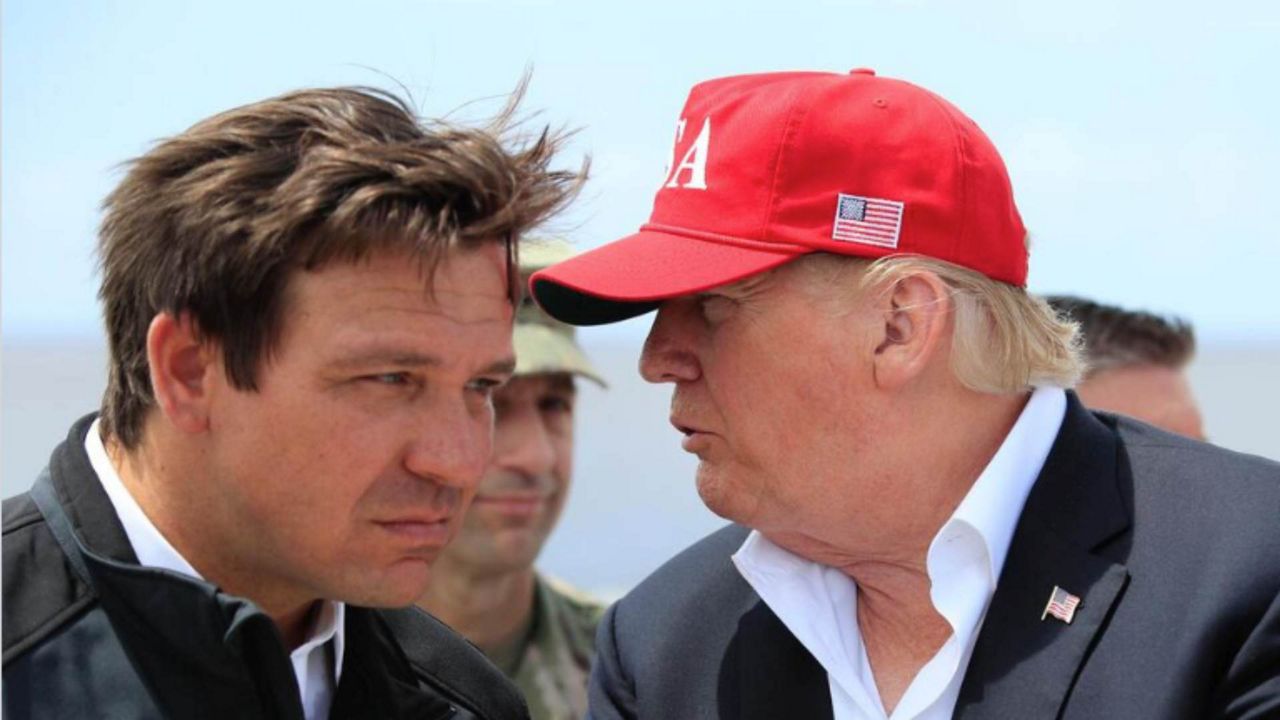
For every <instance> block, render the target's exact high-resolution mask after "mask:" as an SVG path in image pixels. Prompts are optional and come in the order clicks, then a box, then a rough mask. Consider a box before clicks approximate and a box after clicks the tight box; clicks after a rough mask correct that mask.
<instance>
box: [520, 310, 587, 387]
mask: <svg viewBox="0 0 1280 720" xmlns="http://www.w3.org/2000/svg"><path fill="white" fill-rule="evenodd" d="M561 327H562V328H563V327H564V326H563V325H562V326H561ZM512 344H513V345H515V349H516V370H515V375H517V376H520V375H541V374H543V373H568V374H570V375H577V376H579V377H583V378H586V379H588V380H590V381H592V382H594V383H595V384H597V385H599V386H600V387H601V388H607V387H608V384H607V383H606V382H605V381H604V378H603V377H601V376H600V373H599V372H597V371H596V368H595V366H593V365H592V364H591V361H590V360H588V359H587V355H586V353H584V352H582V349H581V348H579V347H578V345H577V343H575V342H574V341H573V340H571V339H570V338H568V337H566V336H565V335H563V334H562V333H560V332H557V331H556V329H555V328H551V327H547V326H546V325H537V324H534V323H516V327H515V332H514V334H513V336H512Z"/></svg>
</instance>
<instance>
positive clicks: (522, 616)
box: [419, 240, 604, 720]
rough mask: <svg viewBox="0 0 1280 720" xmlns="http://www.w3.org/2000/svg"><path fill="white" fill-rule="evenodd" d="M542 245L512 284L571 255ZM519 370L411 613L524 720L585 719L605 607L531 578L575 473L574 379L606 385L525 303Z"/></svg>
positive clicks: (560, 332)
mask: <svg viewBox="0 0 1280 720" xmlns="http://www.w3.org/2000/svg"><path fill="white" fill-rule="evenodd" d="M572 254H573V253H572V251H571V249H570V248H569V246H568V245H566V244H564V243H560V242H555V241H550V240H543V241H535V242H531V243H526V244H524V246H523V247H521V249H520V275H521V277H522V278H523V279H524V280H528V278H529V275H530V274H531V273H533V272H534V271H535V270H540V269H542V268H544V267H547V266H548V265H551V264H552V263H554V262H559V261H561V260H565V259H567V258H568V257H570V256H571V255H572ZM514 343H515V351H516V370H515V375H514V376H512V378H511V381H510V382H509V383H507V384H506V385H505V386H503V387H502V388H499V389H498V391H497V392H496V393H495V394H494V398H493V405H494V410H495V412H496V418H495V425H494V440H493V446H494V451H493V457H492V458H491V459H490V461H489V467H488V469H487V470H485V474H484V478H483V479H481V481H480V489H479V490H478V491H477V492H476V497H475V500H474V501H473V502H472V504H471V508H470V509H469V510H468V511H467V516H466V519H465V520H463V523H462V529H461V530H460V531H459V532H458V537H456V538H455V539H454V541H453V542H452V543H450V544H449V547H447V548H445V551H444V552H443V553H441V555H440V559H439V560H438V561H436V565H435V568H434V571H433V572H432V574H431V582H430V584H428V586H427V593H426V594H425V595H423V596H422V599H421V600H420V601H419V605H421V607H422V608H423V609H425V610H427V611H428V612H430V613H431V614H432V615H434V616H436V617H438V618H440V619H441V620H443V621H444V622H446V623H447V624H448V625H449V626H450V627H452V628H454V629H455V630H457V631H458V632H460V633H462V634H463V635H465V636H466V637H467V639H469V640H471V641H472V642H474V643H475V644H476V645H477V646H478V647H479V648H480V649H481V650H482V651H484V653H485V654H486V655H487V656H488V657H489V658H490V659H491V660H493V662H494V663H495V664H496V665H497V666H498V667H499V668H501V669H502V671H503V672H504V673H506V674H507V675H508V676H509V677H510V678H511V679H512V680H513V681H514V682H515V683H516V687H518V688H520V691H521V692H522V693H524V697H525V702H527V703H528V704H529V712H530V715H532V716H533V720H578V719H579V718H582V717H583V715H584V714H585V713H586V709H587V673H588V671H589V670H590V668H591V659H592V658H593V657H594V656H595V652H594V648H593V644H592V641H593V639H594V638H595V631H596V626H597V625H598V624H599V622H600V616H601V615H603V614H604V606H603V605H602V604H601V603H600V602H598V601H596V600H594V599H592V598H591V597H590V596H588V595H586V594H584V593H582V592H581V591H579V590H577V589H575V588H573V587H570V586H569V585H567V584H565V583H564V582H561V581H559V580H557V579H555V578H551V577H549V576H547V575H544V574H543V573H540V572H538V571H537V570H536V569H535V568H534V562H535V561H536V560H537V558H538V553H539V552H541V550H542V546H543V544H544V543H546V541H547V538H549V537H550V535H551V531H552V530H553V529H554V528H555V525H556V522H557V521H558V520H559V519H560V513H561V511H562V510H563V509H564V505H565V501H566V500H567V499H568V497H569V488H570V485H571V480H572V475H573V440H574V406H575V405H576V404H577V387H576V383H575V381H576V379H577V378H585V379H586V380H589V381H591V382H594V383H596V384H598V385H601V386H603V385H604V382H603V380H601V379H600V375H599V373H597V372H596V369H595V368H594V367H593V366H592V365H591V362H590V361H589V360H588V359H587V357H586V354H585V353H583V351H582V348H580V347H579V346H578V343H577V340H576V338H575V334H574V328H573V327H571V326H569V325H565V324H564V323H560V322H556V321H555V320H552V319H551V318H550V317H547V314H546V313H544V312H542V310H540V309H539V308H538V306H537V305H535V304H534V303H533V300H532V299H531V298H528V299H525V300H524V301H523V302H521V304H520V308H519V309H518V310H517V311H516V328H515V338H514Z"/></svg>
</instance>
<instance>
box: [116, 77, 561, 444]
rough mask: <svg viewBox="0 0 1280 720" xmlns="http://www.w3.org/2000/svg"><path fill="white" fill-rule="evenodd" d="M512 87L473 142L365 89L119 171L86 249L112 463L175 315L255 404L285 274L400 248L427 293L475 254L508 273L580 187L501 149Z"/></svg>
mask: <svg viewBox="0 0 1280 720" xmlns="http://www.w3.org/2000/svg"><path fill="white" fill-rule="evenodd" d="M523 87H524V86H523V83H522V84H521V87H520V88H518V89H517V90H516V92H515V93H513V95H512V97H511V99H510V100H509V101H508V103H507V105H506V107H505V109H504V110H503V111H502V112H501V113H499V115H498V117H497V118H496V119H495V120H494V121H493V122H492V123H491V124H489V125H488V126H486V127H483V128H472V127H464V126H461V125H457V124H453V123H448V122H444V121H438V120H423V119H421V118H418V117H417V115H416V114H415V113H414V111H413V110H412V109H411V108H410V107H409V105H408V104H407V103H405V102H404V101H403V100H401V99H399V98H398V97H396V96H394V95H391V94H389V93H386V92H383V91H380V90H375V89H369V88H332V89H316V90H302V91H298V92H293V93H289V94H287V95H282V96H280V97H276V98H272V99H269V100H264V101H262V102H258V103H254V104H251V105H246V106H244V107H240V108H236V109H234V110H230V111H227V112H224V113H221V114H219V115H215V116H213V117H211V118H209V119H207V120H204V121H201V122H200V123H197V124H196V125H195V126H193V127H191V128H190V129H189V130H187V131H186V132H184V133H182V134H180V135H178V136H176V137H173V138H170V139H167V140H163V141H161V142H159V143H158V144H157V145H156V146H155V147H154V148H153V149H152V150H151V151H150V152H148V153H146V154H145V155H143V156H142V157H140V158H137V159H135V160H133V161H131V162H130V163H128V173H127V174H126V176H125V178H124V180H123V181H122V182H121V183H120V185H119V186H117V187H116V189H115V190H114V191H113V192H112V193H111V194H110V195H109V196H107V199H106V201H105V203H104V211H105V217H104V219H103V222H102V228H101V231H100V237H99V243H100V244H99V259H100V263H101V269H102V287H101V290H100V291H99V293H98V294H99V297H100V298H101V300H102V303H103V306H104V314H105V320H106V327H107V334H108V339H109V342H110V348H111V366H110V376H109V378H108V383H107V391H106V396H105V397H104V399H103V408H102V423H103V430H104V432H105V434H106V435H107V436H110V437H114V438H115V439H117V440H118V441H119V442H121V443H122V444H123V445H124V446H125V447H126V448H132V447H135V446H136V445H137V444H138V442H139V441H140V439H141V435H142V424H143V420H144V418H145V415H146V412H147V411H148V409H149V408H150V407H151V406H152V405H153V404H154V398H153V395H152V389H151V381H150V372H149V368H148V363H147V350H146V338H147V331H148V328H149V327H150V324H151V321H152V320H153V319H154V318H155V316H156V315H157V314H159V313H170V314H172V315H174V316H180V315H184V314H186V315H189V317H191V319H192V320H194V322H195V325H196V327H197V328H198V330H199V332H200V333H201V336H202V339H205V340H210V341H216V342H217V343H218V344H219V345H220V349H221V352H222V355H223V360H224V363H225V366H226V371H227V376H228V380H229V381H230V382H231V383H232V384H233V385H234V386H236V387H238V388H240V389H244V390H254V389H256V380H257V371H258V368H259V366H260V364H261V362H262V361H263V360H264V359H265V358H267V357H268V356H269V354H270V352H271V350H272V348H273V346H274V343H275V342H276V341H277V339H278V338H279V336H280V332H281V328H282V320H283V312H282V311H283V308H282V305H283V304H284V297H285V289H286V286H287V284H288V281H289V279H290V277H291V276H292V273H294V272H296V271H298V270H300V269H306V270H314V269H318V268H320V267H323V266H324V265H325V264H326V263H328V262H331V261H335V260H336V261H349V262H355V261H358V260H360V259H362V258H366V257H368V256H370V255H371V254H372V253H375V252H379V251H384V250H399V251H408V252H411V253H412V254H413V255H414V256H416V257H417V258H418V260H419V261H420V262H421V265H422V268H423V270H424V272H425V273H426V277H430V276H431V271H432V269H433V268H434V267H435V264H436V263H437V262H438V261H439V260H440V258H441V257H442V256H443V255H444V254H445V253H446V252H448V251H450V250H451V249H454V248H462V247H471V246H476V245H478V244H483V243H486V242H504V243H506V245H507V248H508V254H509V258H510V257H511V256H512V254H513V253H514V252H515V240H516V238H517V237H518V236H519V235H520V234H521V233H522V232H524V231H525V230H527V229H529V228H530V227H533V226H535V225H537V224H538V223H540V222H541V221H543V220H545V219H547V218H548V217H550V216H551V215H553V214H554V213H555V212H556V211H558V210H559V209H560V208H562V207H563V206H564V205H565V204H566V203H567V202H568V200H569V199H570V198H571V197H572V196H573V195H574V193H575V192H576V191H577V190H578V189H579V188H580V186H581V183H582V181H583V180H584V179H585V171H586V166H585V164H584V166H583V168H582V170H581V171H568V170H552V169H551V168H550V163H551V160H552V158H553V156H554V155H555V153H556V151H557V150H558V148H559V146H560V145H561V143H562V142H563V140H564V134H563V133H558V132H553V131H551V130H550V129H549V128H543V129H542V130H541V132H539V133H535V134H534V135H532V136H525V137H521V136H518V135H517V130H518V128H519V124H518V123H517V122H515V121H514V117H515V112H516V106H517V104H518V102H519V99H520V96H521V95H522V94H523ZM509 275H510V276H513V278H512V279H513V283H514V282H515V280H514V275H515V273H509Z"/></svg>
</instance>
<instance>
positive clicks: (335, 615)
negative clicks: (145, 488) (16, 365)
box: [84, 420, 346, 720]
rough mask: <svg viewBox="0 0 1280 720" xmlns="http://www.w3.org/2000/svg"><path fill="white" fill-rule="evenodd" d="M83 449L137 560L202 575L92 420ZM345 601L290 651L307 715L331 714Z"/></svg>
mask: <svg viewBox="0 0 1280 720" xmlns="http://www.w3.org/2000/svg"><path fill="white" fill-rule="evenodd" d="M84 449H85V451H86V452H88V453H89V463H90V464H91V465H92V466H93V471H94V472H95V473H97V475H98V480H99V482H101V483H102V489H103V490H105V491H106V492H107V497H108V498H110V500H111V505H112V506H113V507H114V508H115V511H116V515H117V516H118V517H119V518H120V524H121V525H123V526H124V532H125V535H127V536H128V537H129V544H130V545H132V546H133V552H134V554H136V555H137V556H138V564H139V565H144V566H147V567H156V568H163V569H165V570H172V571H174V572H178V573H182V574H183V575H188V576H190V577H194V578H198V579H201V580H203V579H204V578H203V577H201V576H200V573H198V572H196V569H195V568H193V567H191V563H189V562H187V559H186V558H184V557H182V553H180V552H178V550H177V549H176V548H174V547H173V545H171V544H170V543H169V541H168V540H167V539H166V538H165V536H164V535H162V534H160V530H159V529H158V528H156V526H155V524H153V523H152V522H151V519H150V518H148V517H147V515H146V513H144V512H143V511H142V506H140V505H138V501H137V500H135V499H134V497H133V495H132V494H130V493H129V489H128V488H126V487H125V486H124V483H123V482H121V480H120V475H119V474H117V473H116V468H115V465H113V464H112V463H111V458H110V457H109V456H108V455H107V450H106V448H105V447H104V446H103V444H102V438H101V436H100V435H99V431H98V421H97V420H94V421H93V425H91V426H90V427H89V435H88V437H86V438H85V441H84ZM345 618H346V606H345V605H344V604H343V603H340V602H334V601H325V602H324V604H323V605H322V606H321V608H320V612H319V613H318V614H317V616H316V618H315V620H314V622H312V625H311V629H310V632H309V633H308V636H307V640H306V642H304V643H302V644H301V645H299V646H298V647H297V649H295V650H294V651H293V652H291V653H290V654H289V661H290V662H291V663H292V664H293V674H294V676H295V677H296V678H297V680H298V690H299V691H300V693H301V697H302V709H303V712H304V713H305V714H306V717H307V720H320V719H322V718H327V717H329V707H330V706H331V705H332V704H333V693H334V690H335V688H337V687H338V680H339V678H340V677H341V675H342V653H343V647H344V644H345V636H346V632H345V627H344V626H345V624H346V623H345ZM331 640H332V641H333V665H332V666H330V664H329V654H328V652H327V651H326V646H327V645H328V644H329V642H330V641H331Z"/></svg>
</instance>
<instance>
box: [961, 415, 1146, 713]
mask: <svg viewBox="0 0 1280 720" xmlns="http://www.w3.org/2000/svg"><path fill="white" fill-rule="evenodd" d="M1121 451H1122V448H1121V447H1120V445H1119V443H1118V441H1117V439H1116V437H1115V434H1114V432H1113V431H1112V430H1111V429H1110V428H1108V427H1107V426H1106V425H1104V424H1103V423H1102V422H1100V421H1099V420H1098V419H1096V418H1095V417H1093V415H1091V414H1090V413H1089V412H1088V411H1087V410H1085V409H1084V408H1083V406H1081V405H1080V403H1079V401H1078V400H1077V399H1076V397H1075V395H1074V393H1069V394H1068V405H1067V414H1066V418H1065V419H1064V420H1063V425H1062V429H1061V431H1060V432H1059V433H1058V438H1057V440H1056V441H1055V443H1054V446H1053V449H1052V451H1051V452H1050V454H1049V457H1048V459H1047V460H1046V461H1045V466H1044V469H1043V470H1042V471H1041V473H1040V477H1039V479H1038V480H1037V481H1036V484H1035V486H1034V487H1033V488H1032V490H1031V494H1030V495H1029V496H1028V498H1027V503H1026V506H1025V507H1024V508H1023V512H1022V516H1021V518H1020V519H1019V520H1018V526H1017V529H1016V530H1015V531H1014V536H1013V541H1012V544H1011V545H1010V548H1009V555H1008V557H1007V559H1006V560H1005V566H1004V570H1003V571H1002V572H1001V574H1000V581H999V583H998V584H997V586H996V592H995V595H994V596H993V597H992V599H991V605H990V607H989V608H988V609H987V615H986V619H985V620H984V621H983V625H982V631H981V632H980V633H979V635H978V639H977V642H976V644H975V646H974V650H973V655H972V657H971V658H970V661H969V667H968V670H967V671H966V673H965V678H964V683H963V685H962V686H961V689H960V697H959V699H958V701H957V703H956V711H955V715H954V717H956V718H1009V717H1035V718H1041V717H1049V718H1052V717H1057V716H1058V715H1059V713H1060V711H1061V708H1062V705H1063V703H1064V702H1065V701H1066V699H1067V696H1068V695H1069V694H1070V692H1071V688H1072V685H1073V684H1074V682H1075V679H1076V677H1077V675H1078V674H1079V671H1080V668H1081V667H1082V666H1083V664H1084V662H1085V661H1086V660H1087V658H1088V655H1089V651H1090V650H1091V648H1092V647H1093V646H1094V643H1095V639H1096V637H1097V636H1098V633H1099V632H1100V631H1101V630H1102V629H1103V628H1104V627H1105V625H1106V623H1107V620H1108V619H1109V618H1110V616H1111V611H1112V608H1113V606H1114V605H1115V604H1116V603H1117V602H1118V601H1119V599H1120V596H1121V594H1122V591H1123V589H1124V587H1125V585H1126V584H1127V582H1128V577H1129V576H1128V572H1127V570H1126V569H1125V567H1124V566H1123V565H1120V564H1116V563H1113V562H1111V561H1110V560H1108V559H1106V558H1105V557H1102V556H1101V555H1098V554H1095V552H1094V551H1095V550H1097V549H1098V548H1099V547H1100V546H1102V545H1103V544H1104V543H1106V542H1107V541H1108V540H1110V539H1112V538H1115V537H1116V536H1117V535H1119V534H1120V533H1122V532H1123V531H1124V530H1126V529H1127V528H1128V526H1129V522H1130V515H1129V511H1128V509H1127V507H1128V504H1127V503H1126V502H1125V496H1126V488H1127V487H1128V484H1129V483H1130V482H1131V478H1130V477H1129V476H1128V473H1127V470H1126V467H1127V466H1126V464H1125V463H1124V460H1123V458H1122V457H1121ZM1055 586H1057V587H1059V588H1061V589H1062V590H1064V591H1066V592H1068V593H1070V594H1071V595H1074V596H1076V597H1078V598H1079V599H1080V602H1079V605H1078V606H1077V607H1076V609H1075V614H1074V617H1073V618H1072V621H1071V622H1070V623H1069V624H1068V623H1066V622H1063V621H1062V620H1059V619H1058V618H1056V617H1054V616H1052V615H1046V614H1045V609H1046V606H1047V605H1048V602H1049V599H1050V596H1051V594H1052V593H1053V589H1054V587H1055ZM1042 618H1043V619H1042Z"/></svg>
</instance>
